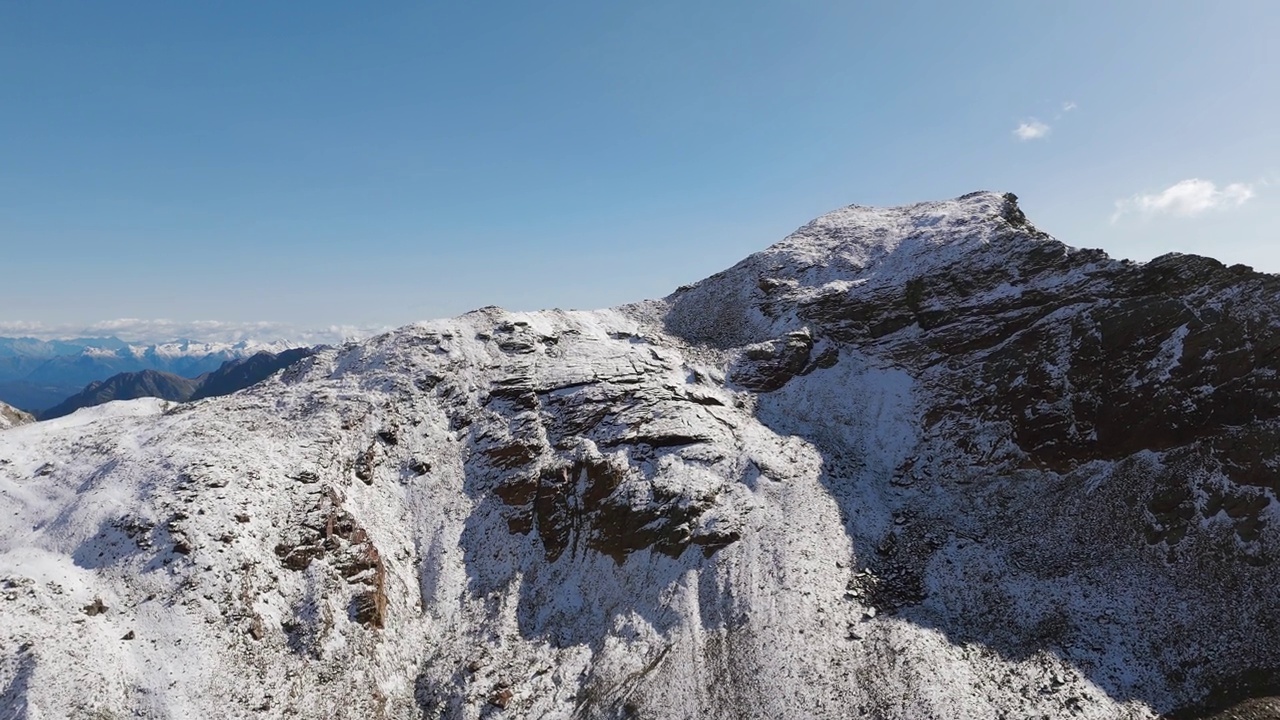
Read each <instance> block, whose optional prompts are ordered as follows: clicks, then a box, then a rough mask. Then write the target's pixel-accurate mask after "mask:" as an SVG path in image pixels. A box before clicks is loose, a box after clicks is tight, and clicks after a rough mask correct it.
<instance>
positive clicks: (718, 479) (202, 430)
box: [0, 193, 1280, 719]
mask: <svg viewBox="0 0 1280 720" xmlns="http://www.w3.org/2000/svg"><path fill="white" fill-rule="evenodd" d="M1277 289H1280V288H1277V281H1276V279H1275V278H1273V277H1270V276H1263V275H1258V274H1255V273H1252V272H1250V271H1248V269H1247V268H1241V267H1233V268H1225V267H1223V266H1221V265H1220V264H1217V263H1215V262H1213V261H1211V260H1207V259H1204V258H1195V257H1184V256H1177V257H1174V256H1170V257H1165V258H1161V259H1158V260H1156V261H1152V262H1151V263H1148V264H1145V265H1144V264H1134V263H1128V262H1122V261H1113V260H1110V259H1108V258H1107V257H1106V256H1105V255H1103V254H1102V253H1100V252H1097V251H1082V250H1074V249H1071V248H1068V247H1066V246H1064V245H1062V244H1060V243H1058V242H1057V241H1055V240H1053V239H1052V238H1049V237H1048V236H1046V235H1044V234H1043V233H1040V232H1039V231H1037V230H1035V228H1033V227H1031V226H1030V225H1029V224H1028V223H1027V221H1026V219H1025V218H1024V217H1023V216H1022V214H1021V212H1020V211H1019V210H1018V209H1017V206H1016V202H1014V201H1013V199H1012V198H1011V197H1009V196H1001V195H996V194H991V193H975V194H972V195H968V196H964V197H962V198H958V199H956V200H953V201H948V202H942V203H929V204H922V205H915V206H910V207H905V208H896V209H887V210H880V209H870V208H858V207H852V208H846V209H843V210H839V211H837V212H835V213H832V214H830V215H827V216H824V217H822V218H820V219H818V220H816V221H815V222H813V223H811V224H810V225H807V226H805V227H804V228H801V229H800V230H799V231H797V232H796V233H795V234H793V235H792V236H791V237H789V238H787V239H786V240H784V241H783V242H782V243H780V244H778V245H775V246H774V247H772V248H770V249H768V250H766V251H764V252H762V253H759V254H757V255H754V256H752V257H750V258H748V259H746V260H744V261H743V262H742V263H740V264H739V265H737V266H735V267H734V268H731V269H729V270H727V271H725V272H724V273H721V274H719V275H716V276H714V277H712V278H709V279H708V280H706V281H704V282H702V283H699V284H698V285H696V286H693V287H690V288H685V289H682V290H680V291H678V292H677V293H676V294H674V295H672V296H671V297H669V298H667V299H665V300H661V301H649V302H645V303H639V304H636V305H633V306H627V307H623V308H619V309H615V310H604V311H596V312H561V311H547V312H540V313H508V312H504V311H502V310H500V309H497V308H486V309H483V310H479V311H476V312H473V313H469V314H467V315H464V316H462V317H459V318H456V319H452V320H444V321H437V322H431V323H424V324H420V325H415V326H410V327H406V328H403V329H401V330H398V331H395V332H393V333H390V334H387V335H383V336H380V337H377V338H374V339H372V340H369V341H367V342H364V343H361V344H358V345H356V344H353V345H348V346H346V347H343V348H337V349H332V350H327V351H325V352H322V353H321V354H319V355H317V356H314V357H312V358H308V359H307V360H304V361H302V362H301V363H299V364H297V365H294V366H292V367H290V368H289V369H288V370H286V371H284V372H283V373H282V374H280V375H277V376H275V377H274V378H272V379H269V380H267V381H266V382H264V383H261V384H259V385H257V386H255V387H253V388H251V389H249V390H247V391H245V392H242V393H239V394H236V395H233V396H229V397H223V398H215V399H211V400H206V401H201V402H197V403H192V404H189V405H184V406H173V407H169V408H167V409H166V407H165V406H164V405H163V404H162V403H160V402H158V401H150V400H139V401H130V402H123V403H121V402H116V403H108V404H107V405H103V406H100V407H97V408H91V409H87V410H81V411H79V412H77V413H75V414H73V415H71V416H68V417H66V418H61V419H59V420H55V421H50V422H45V423H37V424H35V425H30V426H24V427H20V428H16V429H13V430H9V431H6V432H5V433H3V434H2V435H0V506H2V507H5V508H12V511H9V512H5V513H0V593H2V594H0V603H3V604H0V708H2V709H3V710H4V711H5V712H7V713H9V714H14V715H17V716H19V717H134V716H142V717H174V718H180V717H291V716H296V717H335V718H370V717H374V718H376V717H383V718H419V717H465V718H478V717H522V718H539V717H549V718H633V717H634V718H847V717H871V718H984V719H985V718H995V717H1007V718H1023V717H1055V718H1056V717H1082V718H1150V717H1154V716H1156V715H1157V714H1158V713H1162V712H1174V711H1177V712H1179V713H1181V714H1180V715H1179V716H1180V717H1198V716H1201V715H1202V714H1203V713H1201V710H1206V711H1207V710H1209V709H1213V708H1217V707H1225V706H1227V705H1230V704H1231V703H1234V702H1238V701H1240V700H1242V699H1245V698H1248V697H1253V696H1259V697H1260V696H1266V695H1269V694H1274V691H1275V689H1276V687H1275V681H1276V678H1277V676H1276V675H1275V674H1273V669H1274V668H1277V667H1280V649H1278V648H1277V640H1280V630H1277V628H1276V625H1275V622H1274V618H1276V617H1280V614H1277V611H1280V607H1277V606H1278V605H1280V597H1278V596H1277V594H1276V593H1275V591H1274V588H1275V587H1276V586H1277V585H1276V582H1277V580H1278V579H1280V578H1277V573H1276V568H1275V565H1274V557H1275V552H1276V549H1277V547H1278V544H1277V538H1276V531H1275V506H1276V505H1275V502H1274V495H1275V492H1276V486H1275V483H1276V480H1275V475H1274V471H1273V470H1272V468H1274V467H1276V462H1277V459H1278V458H1277V454H1278V451H1280V442H1277V441H1278V440H1280V434H1277V432H1276V418H1277V417H1280V393H1278V392H1277V390H1278V389H1280V381H1278V380H1277V378H1276V376H1275V371H1274V369H1273V363H1274V353H1275V351H1276V349H1277V348H1280V333H1278V332H1277V329H1276V317H1277V315H1278V313H1277V308H1276V300H1275V298H1276V297H1277V294H1276V290H1277ZM1264 702H1265V701H1264ZM1197 708H1199V709H1197Z"/></svg>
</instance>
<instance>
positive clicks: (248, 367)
mask: <svg viewBox="0 0 1280 720" xmlns="http://www.w3.org/2000/svg"><path fill="white" fill-rule="evenodd" d="M315 354H316V351H315V350H314V349H312V348H294V349H292V350H285V351H284V352H281V353H270V352H266V351H265V350H264V351H263V352H260V353H258V354H256V355H254V356H252V357H247V358H244V359H243V360H228V361H227V362H225V363H223V364H222V367H220V368H218V369H217V370H214V371H213V372H211V373H209V374H207V375H205V376H203V381H202V382H201V384H200V387H199V388H197V389H196V391H195V393H194V394H193V395H192V396H191V397H190V399H191V400H203V399H204V398H208V397H218V396H220V395H230V394H231V393H233V392H236V391H238V390H243V389H245V388H247V387H249V386H250V385H256V384H258V383H260V382H262V381H263V380H266V379H267V378H269V377H271V376H272V375H274V374H275V373H276V372H278V371H280V370H283V369H285V368H287V367H289V366H290V365H292V364H294V363H296V362H298V361H299V360H301V359H303V358H307V357H311V356H312V355H315Z"/></svg>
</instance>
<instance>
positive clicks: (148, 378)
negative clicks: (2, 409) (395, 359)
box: [38, 348, 316, 420]
mask: <svg viewBox="0 0 1280 720" xmlns="http://www.w3.org/2000/svg"><path fill="white" fill-rule="evenodd" d="M315 352H316V351H315V350H313V349H311V348H295V349H292V350H285V351H284V352H281V353H278V354H277V353H271V352H266V351H265V350H264V351H262V352H260V353H258V354H256V355H253V356H252V357H247V358H243V359H240V360H228V361H226V362H224V363H223V364H222V366H221V367H219V368H218V369H217V370H214V371H213V372H208V373H204V374H202V375H200V376H198V377H196V378H185V377H182V376H181V375H175V374H173V373H167V372H161V371H159V370H142V371H139V372H124V373H119V374H117V375H113V376H111V377H110V378H107V379H106V380H102V381H95V382H91V383H89V384H88V385H87V386H86V387H85V388H84V389H83V390H81V391H80V392H79V393H77V394H75V395H72V396H71V397H69V398H67V399H66V400H64V401H63V402H61V403H59V404H58V405H55V406H54V407H52V408H49V409H48V410H45V411H44V412H41V413H38V416H39V417H40V419H41V420H51V419H53V418H57V417H62V416H64V415H70V414H71V413H73V412H75V411H76V410H79V409H80V408H86V407H93V406H94V405H101V404H103V403H106V402H111V401H112V400H134V399H137V398H142V397H157V398H162V399H164V400H173V401H175V402H186V401H188V400H201V399H204V398H209V397H218V396H220V395H230V394H231V393H233V392H236V391H237V390H243V389H245V388H247V387H249V386H250V385H254V384H256V383H259V382H261V381H263V380H265V379H267V378H268V377H271V375H272V374H273V373H275V372H277V371H278V370H282V369H284V368H286V367H288V366H289V365H292V364H293V363H295V362H297V361H299V360H301V359H303V358H305V357H308V356H310V355H313V354H315Z"/></svg>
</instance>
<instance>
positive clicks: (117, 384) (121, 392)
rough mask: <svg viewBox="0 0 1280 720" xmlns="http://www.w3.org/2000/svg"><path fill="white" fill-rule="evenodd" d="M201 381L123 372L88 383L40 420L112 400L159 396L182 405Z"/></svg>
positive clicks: (160, 374) (170, 374) (151, 371)
mask: <svg viewBox="0 0 1280 720" xmlns="http://www.w3.org/2000/svg"><path fill="white" fill-rule="evenodd" d="M200 382H201V381H200V380H199V379H195V380H193V379H191V378H184V377H181V376H179V375H174V374H173V373H167V372H160V371H159V370H142V371H140V372H127V373H120V374H119V375H112V376H111V377H109V378H107V379H106V380H103V381H95V382H91V383H89V384H88V385H87V386H86V387H85V389H84V390H82V391H80V392H79V393H78V394H76V395H72V396H71V397H69V398H67V399H66V400H64V401H62V402H61V403H59V404H57V405H55V406H53V407H51V408H49V409H48V410H45V411H44V412H42V413H40V419H41V420H52V419H53V418H58V417H62V416H63V415H70V414H71V413H73V412H75V411H77V410H79V409H80V408H86V407H93V406H94V405H101V404H102V403H105V402H111V401H112V400H136V399H137V398H142V397H158V398H163V399H165V400H176V401H178V402H182V401H185V400H188V399H190V398H191V395H192V393H194V392H195V391H196V389H197V388H199V387H200Z"/></svg>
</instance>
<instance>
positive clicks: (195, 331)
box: [0, 318, 391, 345]
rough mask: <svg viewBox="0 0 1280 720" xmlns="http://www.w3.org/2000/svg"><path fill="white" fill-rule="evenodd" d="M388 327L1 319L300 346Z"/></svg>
mask: <svg viewBox="0 0 1280 720" xmlns="http://www.w3.org/2000/svg"><path fill="white" fill-rule="evenodd" d="M389 329H391V328H389V327H356V326H353V325H330V326H328V327H322V328H299V327H296V326H293V325H288V324H286V323H278V322H265V321H264V322H249V323H235V322H224V321H221V320H195V321H189V322H181V321H177V320H165V319H154V320H147V319H139V318H120V319H117V320H104V321H102V322H96V323H89V324H87V325H77V324H62V325H50V324H45V323H40V322H31V321H25V320H16V321H0V336H4V337H15V336H21V337H34V338H39V339H41V340H59V339H61V340H65V339H69V338H76V337H107V336H114V337H118V338H120V339H121V340H124V341H126V342H131V343H143V344H151V343H163V342H171V341H173V340H194V341H196V342H208V343H237V342H241V341H257V342H275V341H283V342H287V343H289V344H297V345H319V344H337V343H342V342H345V341H347V340H359V339H362V338H366V337H370V336H372V335H376V334H378V333H381V332H385V331H387V330H389Z"/></svg>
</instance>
